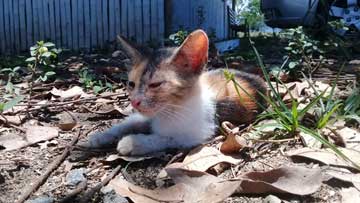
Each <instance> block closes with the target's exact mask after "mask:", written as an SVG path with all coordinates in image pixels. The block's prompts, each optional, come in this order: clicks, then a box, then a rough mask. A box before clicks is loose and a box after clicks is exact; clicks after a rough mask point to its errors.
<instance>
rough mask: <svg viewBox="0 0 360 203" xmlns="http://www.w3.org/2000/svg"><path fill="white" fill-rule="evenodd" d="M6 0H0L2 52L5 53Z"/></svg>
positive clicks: (0, 47)
mask: <svg viewBox="0 0 360 203" xmlns="http://www.w3.org/2000/svg"><path fill="white" fill-rule="evenodd" d="M4 13H5V11H4V0H0V39H1V42H0V53H4V52H5V50H6V47H5V41H6V38H5V24H4V15H3V14H4Z"/></svg>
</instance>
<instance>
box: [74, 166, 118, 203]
mask: <svg viewBox="0 0 360 203" xmlns="http://www.w3.org/2000/svg"><path fill="white" fill-rule="evenodd" d="M120 170H121V165H119V166H117V167H116V168H115V169H114V170H113V171H112V172H111V173H110V174H109V175H108V176H107V177H106V178H105V179H104V180H103V181H101V182H100V183H98V184H97V185H96V186H95V187H93V188H91V189H88V190H87V191H86V192H85V194H84V196H83V197H82V198H81V199H80V201H79V202H80V203H88V202H90V199H91V198H92V197H93V196H94V194H95V193H97V192H98V191H99V190H100V189H101V188H102V187H104V186H105V185H107V184H108V183H109V182H110V180H112V179H113V178H114V177H115V176H116V175H117V174H118V173H119V172H120Z"/></svg>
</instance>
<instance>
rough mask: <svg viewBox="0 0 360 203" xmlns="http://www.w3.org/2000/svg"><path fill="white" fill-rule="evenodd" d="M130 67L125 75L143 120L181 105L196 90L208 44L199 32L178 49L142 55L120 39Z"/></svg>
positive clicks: (134, 105)
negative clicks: (128, 58)
mask: <svg viewBox="0 0 360 203" xmlns="http://www.w3.org/2000/svg"><path fill="white" fill-rule="evenodd" d="M119 41H120V44H121V45H122V47H123V49H124V51H125V52H126V53H127V54H128V55H129V56H130V58H131V60H132V62H133V66H132V68H131V70H130V72H129V75H128V79H129V81H128V84H127V86H128V91H129V97H130V100H131V104H132V106H133V107H134V108H135V109H136V110H138V111H139V112H140V113H142V114H143V115H145V116H149V117H152V116H154V115H156V114H157V113H162V114H166V111H167V109H168V108H169V107H170V108H173V109H176V108H181V107H180V105H181V104H182V102H184V101H185V100H186V99H188V98H189V97H190V96H191V94H194V91H195V89H196V88H197V82H198V79H199V76H200V74H201V72H202V70H203V68H204V66H205V65H206V63H207V59H208V47H209V40H208V37H207V35H206V33H205V32H204V31H202V30H196V31H194V32H192V33H191V34H190V35H189V36H188V37H187V38H186V39H185V41H184V42H183V44H182V45H181V46H180V47H177V48H167V49H159V50H156V51H154V52H153V53H151V54H147V55H145V54H141V52H140V51H139V50H137V49H135V48H134V47H133V46H131V45H130V44H129V43H127V42H126V41H125V40H124V39H122V38H121V37H119Z"/></svg>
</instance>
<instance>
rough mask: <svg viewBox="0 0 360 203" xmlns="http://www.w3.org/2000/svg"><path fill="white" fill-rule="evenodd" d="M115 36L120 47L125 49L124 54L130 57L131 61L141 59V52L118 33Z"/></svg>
mask: <svg viewBox="0 0 360 203" xmlns="http://www.w3.org/2000/svg"><path fill="white" fill-rule="evenodd" d="M117 38H118V41H119V43H120V45H121V48H122V49H123V50H124V51H125V54H126V55H128V57H130V59H131V60H132V62H134V63H136V62H138V61H140V60H141V59H142V57H141V56H142V55H141V53H140V52H139V51H138V50H137V49H136V48H135V47H134V46H132V45H131V44H130V43H129V42H127V41H126V40H125V39H124V38H123V37H121V36H120V35H118V36H117Z"/></svg>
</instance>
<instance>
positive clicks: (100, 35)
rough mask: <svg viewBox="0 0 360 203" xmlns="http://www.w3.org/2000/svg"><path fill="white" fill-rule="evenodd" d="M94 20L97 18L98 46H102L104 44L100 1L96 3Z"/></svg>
mask: <svg viewBox="0 0 360 203" xmlns="http://www.w3.org/2000/svg"><path fill="white" fill-rule="evenodd" d="M96 8H97V10H96V14H97V16H96V18H97V30H98V31H97V34H98V46H100V47H101V46H102V44H103V42H104V36H103V22H102V3H101V1H96Z"/></svg>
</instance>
